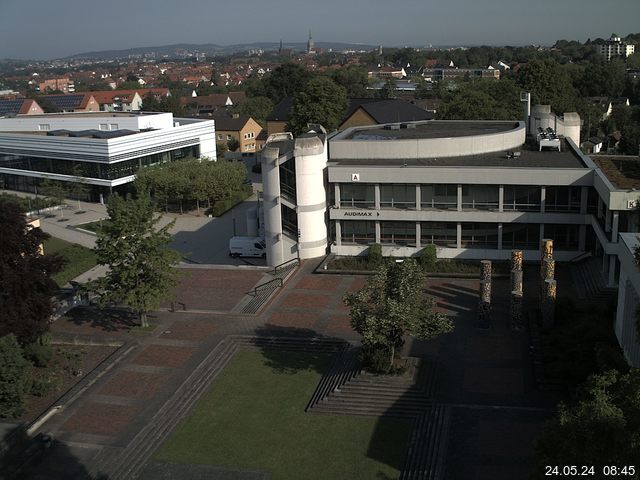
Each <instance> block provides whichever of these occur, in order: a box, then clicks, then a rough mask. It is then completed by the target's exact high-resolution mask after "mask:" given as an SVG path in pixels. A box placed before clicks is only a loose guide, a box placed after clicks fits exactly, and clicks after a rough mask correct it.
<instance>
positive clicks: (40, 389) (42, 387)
mask: <svg viewBox="0 0 640 480" xmlns="http://www.w3.org/2000/svg"><path fill="white" fill-rule="evenodd" d="M61 384H62V379H61V378H59V377H58V376H54V375H51V373H47V374H46V375H34V377H33V378H32V379H31V386H30V389H29V393H31V395H35V396H36V397H44V396H45V395H46V394H47V393H49V392H50V391H51V390H55V389H57V388H58V387H59V386H60V385H61Z"/></svg>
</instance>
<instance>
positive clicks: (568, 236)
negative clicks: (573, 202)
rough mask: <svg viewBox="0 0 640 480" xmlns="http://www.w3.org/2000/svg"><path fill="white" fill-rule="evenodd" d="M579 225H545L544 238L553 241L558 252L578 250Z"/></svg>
mask: <svg viewBox="0 0 640 480" xmlns="http://www.w3.org/2000/svg"><path fill="white" fill-rule="evenodd" d="M578 232H579V226H578V225H552V224H545V226H544V237H545V238H552V239H553V248H555V249H556V250H578Z"/></svg>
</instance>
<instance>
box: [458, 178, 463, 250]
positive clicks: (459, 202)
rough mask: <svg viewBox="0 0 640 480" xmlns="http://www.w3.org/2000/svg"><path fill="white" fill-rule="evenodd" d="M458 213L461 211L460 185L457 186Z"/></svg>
mask: <svg viewBox="0 0 640 480" xmlns="http://www.w3.org/2000/svg"><path fill="white" fill-rule="evenodd" d="M458 211H459V212H461V211H462V185H460V184H458ZM458 248H460V247H458Z"/></svg>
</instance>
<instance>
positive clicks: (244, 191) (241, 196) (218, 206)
mask: <svg viewBox="0 0 640 480" xmlns="http://www.w3.org/2000/svg"><path fill="white" fill-rule="evenodd" d="M252 194H253V188H252V187H251V185H243V186H242V188H241V189H240V190H238V191H236V192H234V193H232V194H231V196H230V197H229V198H225V199H224V200H218V201H217V202H216V203H215V204H214V205H213V207H211V211H210V212H209V213H210V214H211V215H213V216H214V217H219V216H220V215H222V214H223V213H225V212H227V211H229V210H231V209H232V208H233V207H235V206H236V205H237V204H239V203H241V202H244V201H245V200H246V199H247V198H249V197H250V196H251V195H252Z"/></svg>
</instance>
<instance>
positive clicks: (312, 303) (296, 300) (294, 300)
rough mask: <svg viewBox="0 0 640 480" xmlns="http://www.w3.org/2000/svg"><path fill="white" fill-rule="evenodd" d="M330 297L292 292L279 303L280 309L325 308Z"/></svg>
mask: <svg viewBox="0 0 640 480" xmlns="http://www.w3.org/2000/svg"><path fill="white" fill-rule="evenodd" d="M331 299H332V297H331V296H329V295H312V294H309V293H297V292H292V293H289V295H287V297H286V298H285V299H284V301H283V302H282V303H281V306H282V307H306V308H326V307H327V305H328V304H329V302H330V301H331Z"/></svg>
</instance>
